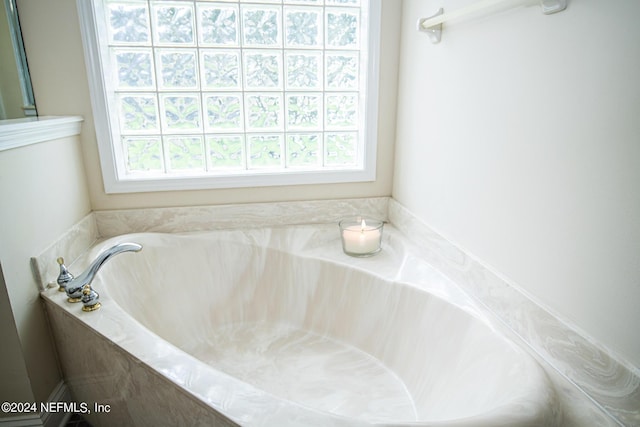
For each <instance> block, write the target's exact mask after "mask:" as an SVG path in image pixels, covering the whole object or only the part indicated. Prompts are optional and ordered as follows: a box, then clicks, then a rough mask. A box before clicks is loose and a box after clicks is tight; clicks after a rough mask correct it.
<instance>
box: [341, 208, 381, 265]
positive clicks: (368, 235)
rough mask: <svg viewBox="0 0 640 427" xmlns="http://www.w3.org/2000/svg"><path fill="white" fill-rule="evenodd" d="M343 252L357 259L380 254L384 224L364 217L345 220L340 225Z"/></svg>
mask: <svg viewBox="0 0 640 427" xmlns="http://www.w3.org/2000/svg"><path fill="white" fill-rule="evenodd" d="M338 226H339V227H340V238H341V239H342V250H343V251H344V253H345V254H347V255H351V256H355V257H366V256H371V255H374V254H376V253H378V252H380V245H381V243H382V228H383V226H384V223H383V222H382V221H378V220H375V219H365V218H362V217H354V218H345V219H343V220H342V221H340V222H339V223H338Z"/></svg>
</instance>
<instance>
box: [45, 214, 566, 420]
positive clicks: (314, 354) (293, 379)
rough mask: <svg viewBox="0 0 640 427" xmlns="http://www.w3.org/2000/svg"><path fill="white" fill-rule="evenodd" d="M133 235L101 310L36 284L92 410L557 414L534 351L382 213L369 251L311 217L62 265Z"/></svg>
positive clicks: (270, 416) (107, 270)
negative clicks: (418, 253) (380, 235)
mask: <svg viewBox="0 0 640 427" xmlns="http://www.w3.org/2000/svg"><path fill="white" fill-rule="evenodd" d="M127 241H129V242H136V243H140V244H141V245H142V246H143V250H142V251H141V252H139V253H123V254H120V255H117V256H116V257H114V258H112V259H111V260H109V261H108V262H107V263H106V264H105V265H104V266H103V268H102V269H101V270H100V272H99V273H98V275H97V277H96V279H95V280H94V282H93V287H94V289H96V290H97V291H98V292H99V293H100V300H101V303H102V308H101V309H100V310H97V311H95V312H83V311H82V310H81V306H80V304H71V303H68V302H66V300H65V296H64V293H61V292H57V290H55V289H49V290H46V291H45V292H43V297H44V299H45V301H46V309H47V312H48V315H49V318H50V320H51V324H52V330H53V334H54V339H55V341H56V346H57V349H58V353H59V356H60V360H61V365H62V369H63V373H64V377H65V381H66V382H67V384H68V386H69V388H70V389H71V392H72V394H73V398H74V399H75V400H76V401H77V402H82V403H86V406H87V410H86V411H84V412H85V415H86V417H87V418H88V419H89V421H90V422H92V423H93V424H94V425H95V426H101V425H104V426H109V425H133V426H145V425H149V426H159V425H166V426H175V425H190V426H195V425H203V426H210V425H221V426H227V425H243V426H245V425H246V426H278V427H281V426H371V425H377V426H458V427H462V426H474V427H478V426H492V427H495V426H511V427H515V426H554V425H558V421H557V420H558V419H559V414H558V412H559V411H558V408H557V407H556V404H555V401H556V399H555V394H554V390H553V388H552V386H551V385H550V382H549V381H548V379H547V377H546V375H545V373H544V371H543V370H542V368H541V367H540V366H539V365H538V364H537V362H536V361H535V359H534V358H533V357H532V356H531V355H530V354H529V353H528V352H527V351H526V350H525V349H524V348H522V347H520V346H519V345H518V343H517V340H514V339H513V337H510V338H508V337H507V335H506V334H505V333H504V326H503V325H501V324H498V323H495V322H496V321H495V320H493V319H492V317H491V316H490V315H488V314H487V313H486V312H485V310H484V309H483V307H481V306H478V305H477V303H475V302H474V300H472V299H470V298H469V297H468V296H466V294H465V293H464V292H462V291H461V290H460V289H459V288H458V287H457V286H456V285H455V284H454V283H452V282H451V281H449V280H448V279H447V278H446V277H444V276H442V275H441V274H439V273H438V272H437V271H436V270H435V269H434V268H433V267H431V266H430V265H428V264H426V263H424V262H423V261H421V260H420V259H419V258H416V257H415V256H413V255H412V250H411V247H410V244H409V243H408V242H407V241H406V240H404V239H403V237H402V235H401V234H400V233H398V232H397V231H396V230H394V229H393V227H391V226H388V227H386V229H385V233H384V241H383V250H382V251H381V252H380V253H379V254H377V255H376V256H373V257H370V258H352V257H349V256H347V255H345V254H343V253H342V249H341V245H340V242H339V239H338V233H337V230H336V226H335V225H310V226H294V227H278V228H268V229H255V230H228V231H213V232H198V233H184V234H155V233H142V234H130V235H124V236H119V237H116V238H111V239H108V240H105V241H102V242H100V243H99V244H96V245H95V246H94V247H93V248H92V249H90V250H89V251H88V252H87V253H86V254H84V255H83V256H82V257H81V258H79V259H78V260H77V261H75V262H74V263H73V264H72V265H71V266H70V269H71V270H72V271H73V272H75V273H76V274H79V272H80V271H82V270H83V269H84V268H85V267H86V266H87V265H88V264H89V263H90V262H91V260H92V259H94V258H95V257H96V256H97V255H98V254H99V253H100V252H101V251H103V250H105V249H106V248H108V247H111V246H112V245H114V244H117V243H121V242H127ZM105 408H108V411H107V410H105Z"/></svg>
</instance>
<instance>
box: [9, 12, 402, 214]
mask: <svg viewBox="0 0 640 427" xmlns="http://www.w3.org/2000/svg"><path fill="white" fill-rule="evenodd" d="M18 8H19V11H20V20H21V22H22V31H23V37H24V41H25V49H26V51H27V57H28V59H29V68H30V69H31V77H32V82H33V85H34V91H35V93H36V101H37V105H38V112H39V113H40V114H45V115H60V114H67V115H81V116H83V117H84V119H85V122H84V124H83V132H82V145H83V156H84V163H85V165H86V174H87V183H88V186H89V195H90V198H91V206H92V208H93V209H95V210H105V209H126V208H142V207H162V206H192V205H211V204H225V203H247V202H270V201H287V200H310V199H331V198H353V197H376V196H389V195H390V194H391V185H392V184H391V180H392V174H393V172H392V169H393V143H394V137H395V117H396V112H395V106H396V89H397V58H398V53H399V50H398V41H399V21H400V10H401V3H400V2H398V1H397V0H383V11H382V12H383V13H382V15H383V19H382V40H383V42H382V47H381V57H382V61H381V70H380V79H381V84H380V88H379V92H380V114H379V122H378V154H377V159H378V163H377V166H378V167H377V177H376V180H375V181H374V182H366V183H356V184H331V185H302V186H286V187H264V188H242V189H218V190H202V191H180V192H177V191H172V192H156V193H134V194H117V195H113V194H112V195H108V194H106V193H105V192H104V187H103V183H102V173H101V169H100V161H99V157H98V146H97V143H96V137H95V130H94V125H93V117H92V113H91V104H90V96H89V90H88V83H87V77H86V71H85V65H84V59H83V51H82V40H81V38H80V29H79V23H78V13H77V9H76V2H75V0H56V1H55V2H41V1H35V0H18Z"/></svg>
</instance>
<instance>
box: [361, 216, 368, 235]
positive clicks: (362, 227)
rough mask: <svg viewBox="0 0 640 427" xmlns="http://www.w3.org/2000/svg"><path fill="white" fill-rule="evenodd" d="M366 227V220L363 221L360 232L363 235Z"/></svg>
mask: <svg viewBox="0 0 640 427" xmlns="http://www.w3.org/2000/svg"><path fill="white" fill-rule="evenodd" d="M366 226H367V223H366V222H364V219H363V220H362V222H361V223H360V231H361V232H362V233H364V229H365V227H366Z"/></svg>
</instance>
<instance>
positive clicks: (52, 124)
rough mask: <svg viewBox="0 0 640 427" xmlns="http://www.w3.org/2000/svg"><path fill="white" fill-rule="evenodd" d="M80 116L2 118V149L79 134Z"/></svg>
mask: <svg viewBox="0 0 640 427" xmlns="http://www.w3.org/2000/svg"><path fill="white" fill-rule="evenodd" d="M82 121H83V118H82V117H80V116H43V117H29V118H24V119H11V120H0V151H4V150H11V149H13V148H18V147H24V146H26V145H31V144H38V143H40V142H45V141H51V140H54V139H59V138H66V137H69V136H74V135H79V134H80V129H81V126H82Z"/></svg>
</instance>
